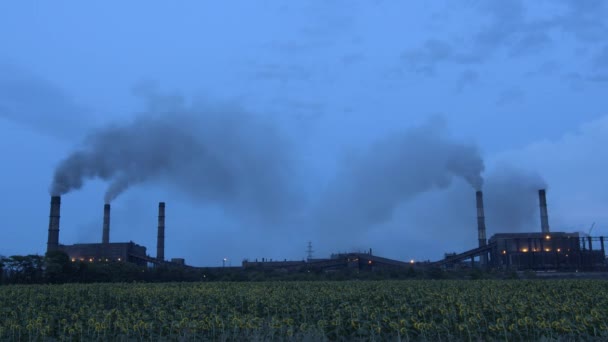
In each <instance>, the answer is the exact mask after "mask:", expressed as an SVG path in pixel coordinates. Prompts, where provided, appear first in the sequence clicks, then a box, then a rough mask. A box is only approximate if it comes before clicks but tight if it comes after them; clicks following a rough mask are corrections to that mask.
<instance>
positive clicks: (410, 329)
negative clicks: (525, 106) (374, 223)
mask: <svg viewBox="0 0 608 342" xmlns="http://www.w3.org/2000/svg"><path fill="white" fill-rule="evenodd" d="M545 337H546V338H548V339H556V340H570V339H577V340H579V339H581V338H584V339H586V340H598V341H599V340H606V339H608V282H605V281H598V280H546V281H534V280H527V281H526V280H514V281H499V280H480V281H450V280H436V281H433V280H412V281H346V282H265V283H264V282H257V283H182V284H177V283H174V284H92V285H79V284H69V285H23V286H21V285H19V286H2V287H0V340H3V341H4V340H22V341H30V340H64V341H69V340H112V341H120V340H124V341H127V340H128V341H131V340H150V339H152V340H192V341H195V340H196V341H199V340H243V339H247V340H289V339H296V340H315V341H316V340H323V339H327V340H348V341H351V340H403V341H407V340H428V341H459V340H465V341H477V340H502V341H506V340H508V341H511V340H539V339H543V338H545Z"/></svg>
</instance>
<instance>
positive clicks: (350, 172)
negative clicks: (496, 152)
mask: <svg viewBox="0 0 608 342" xmlns="http://www.w3.org/2000/svg"><path fill="white" fill-rule="evenodd" d="M483 170H484V163H483V160H482V158H481V156H480V153H479V151H478V149H477V147H476V146H475V145H470V144H464V143H459V142H457V141H455V140H453V139H451V138H450V137H449V136H448V132H447V129H446V126H445V123H444V122H443V121H442V120H440V119H434V120H431V121H429V122H428V123H426V124H424V125H422V126H419V127H416V128H412V129H409V130H407V131H405V132H403V133H402V134H395V135H393V136H390V137H389V138H387V139H385V140H384V141H380V142H378V143H376V144H374V145H373V146H371V148H370V149H369V150H368V151H366V152H364V153H361V154H358V155H355V156H354V157H352V158H351V159H350V160H349V161H348V162H347V163H345V164H344V165H343V167H342V168H341V170H340V171H339V173H338V175H337V177H336V179H335V180H334V181H333V182H332V183H331V184H330V185H329V186H328V188H327V189H326V190H325V194H324V196H323V198H322V199H321V203H320V204H319V206H318V207H317V208H316V216H317V219H318V220H319V223H318V224H319V225H320V227H332V228H333V229H348V230H353V229H358V230H361V229H365V228H369V227H370V226H373V225H375V224H380V223H383V222H386V221H388V220H390V219H391V218H392V215H393V212H394V211H395V209H396V208H397V206H399V205H400V204H401V203H403V202H406V201H408V200H411V199H412V198H414V197H415V196H417V195H419V194H421V193H424V192H427V191H430V190H433V189H443V188H447V187H448V186H449V185H450V184H451V182H452V179H453V178H454V177H460V178H462V179H464V180H465V181H467V182H468V183H469V184H470V185H471V186H472V187H473V188H474V189H480V188H481V187H482V185H483V178H482V176H481V173H482V172H483Z"/></svg>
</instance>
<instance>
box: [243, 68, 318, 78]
mask: <svg viewBox="0 0 608 342" xmlns="http://www.w3.org/2000/svg"><path fill="white" fill-rule="evenodd" d="M251 69H252V70H251V71H250V73H249V74H250V77H251V78H252V79H254V80H270V81H281V82H288V81H307V80H310V79H311V78H312V72H311V71H310V70H309V69H307V68H305V67H302V66H300V65H284V64H265V65H261V66H256V65H254V66H252V67H251Z"/></svg>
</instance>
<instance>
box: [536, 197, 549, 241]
mask: <svg viewBox="0 0 608 342" xmlns="http://www.w3.org/2000/svg"><path fill="white" fill-rule="evenodd" d="M538 199H539V202H540V230H541V231H542V232H543V233H548V232H549V214H548V213H547V195H546V193H545V189H540V190H538Z"/></svg>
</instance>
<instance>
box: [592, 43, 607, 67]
mask: <svg viewBox="0 0 608 342" xmlns="http://www.w3.org/2000/svg"><path fill="white" fill-rule="evenodd" d="M593 66H594V67H595V68H596V69H601V70H607V69H608V44H606V45H604V47H602V48H601V49H600V50H599V51H598V52H597V54H596V55H595V57H594V58H593Z"/></svg>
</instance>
